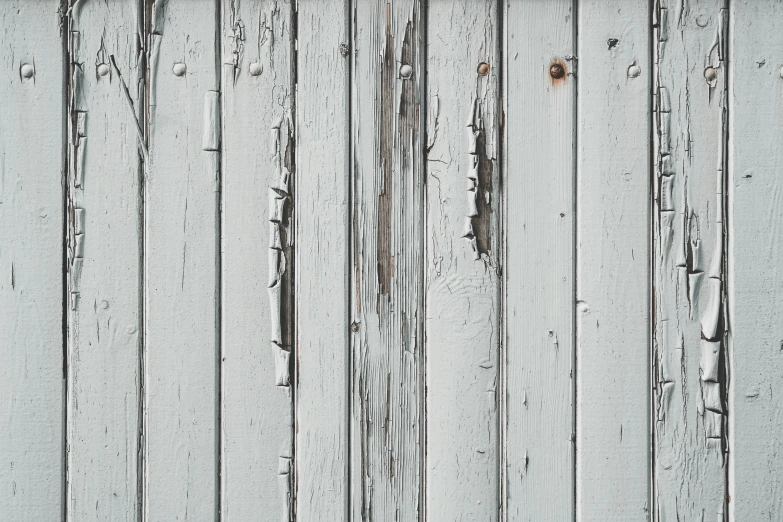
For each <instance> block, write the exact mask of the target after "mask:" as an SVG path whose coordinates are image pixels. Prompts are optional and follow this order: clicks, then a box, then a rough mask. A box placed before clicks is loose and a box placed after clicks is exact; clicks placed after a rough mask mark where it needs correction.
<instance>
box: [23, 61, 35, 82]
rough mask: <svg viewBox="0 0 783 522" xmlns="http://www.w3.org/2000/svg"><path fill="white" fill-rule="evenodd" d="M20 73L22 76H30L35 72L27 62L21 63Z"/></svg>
mask: <svg viewBox="0 0 783 522" xmlns="http://www.w3.org/2000/svg"><path fill="white" fill-rule="evenodd" d="M21 73H22V77H23V78H28V79H29V78H32V77H33V73H35V69H33V66H32V65H30V64H29V63H25V64H22V68H21Z"/></svg>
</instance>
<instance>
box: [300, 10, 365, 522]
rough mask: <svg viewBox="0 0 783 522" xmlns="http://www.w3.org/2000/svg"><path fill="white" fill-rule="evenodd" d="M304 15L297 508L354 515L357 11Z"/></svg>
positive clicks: (315, 514)
mask: <svg viewBox="0 0 783 522" xmlns="http://www.w3.org/2000/svg"><path fill="white" fill-rule="evenodd" d="M296 16H297V28H298V38H297V41H298V46H297V47H298V53H297V82H296V83H297V91H296V93H297V101H296V143H297V146H296V173H297V175H296V180H297V184H296V194H295V198H296V201H297V209H299V210H300V211H299V212H297V214H296V217H297V219H296V239H297V246H298V247H299V248H298V249H297V251H296V252H297V255H296V324H297V328H296V332H297V342H296V351H297V363H296V380H297V383H296V384H297V385H296V419H297V421H296V422H297V424H296V426H297V435H296V455H297V459H296V469H297V475H296V479H297V480H296V484H297V488H296V501H297V505H296V517H297V520H300V521H312V522H317V521H320V520H349V519H350V517H349V508H348V500H349V499H348V493H349V486H348V459H349V455H348V413H349V410H348V399H349V383H350V380H349V379H350V373H349V369H350V366H349V358H348V350H347V348H348V342H349V339H350V330H349V329H350V321H351V320H350V317H351V315H350V293H349V292H350V290H349V288H350V274H351V273H352V271H351V270H350V267H349V265H348V262H349V260H350V236H349V221H350V205H349V203H350V199H349V198H350V192H349V190H350V182H349V181H350V180H349V177H348V175H347V174H348V172H350V161H349V158H350V156H349V152H350V120H349V110H350V107H349V103H350V97H349V76H348V75H349V72H350V65H351V58H350V49H351V42H350V39H349V38H350V31H349V11H348V9H347V6H346V5H343V4H342V3H341V2H332V1H331V0H318V1H315V0H307V1H302V2H299V5H298V11H297V15H296ZM316 209H317V210H316Z"/></svg>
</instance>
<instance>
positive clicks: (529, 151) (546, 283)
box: [503, 0, 577, 521]
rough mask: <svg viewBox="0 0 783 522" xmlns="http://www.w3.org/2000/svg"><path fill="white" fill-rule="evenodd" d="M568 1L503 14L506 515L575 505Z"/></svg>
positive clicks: (547, 514) (551, 515) (572, 87)
mask: <svg viewBox="0 0 783 522" xmlns="http://www.w3.org/2000/svg"><path fill="white" fill-rule="evenodd" d="M573 8H574V6H573V5H572V2H570V1H568V0H565V1H556V2H511V3H509V5H508V7H507V10H506V17H505V21H506V31H505V39H506V42H505V59H506V63H505V86H504V93H505V116H506V118H505V123H506V136H505V147H504V150H505V170H504V180H505V184H504V187H505V189H506V190H505V200H506V204H505V207H506V208H507V209H508V210H507V217H506V230H507V231H508V232H507V234H506V251H505V255H506V265H505V297H506V302H505V310H504V313H505V315H504V318H505V326H506V347H505V351H504V353H505V374H506V385H505V395H504V398H505V426H506V432H505V437H504V439H505V446H504V456H505V465H504V469H503V472H504V480H505V484H504V485H505V487H506V488H507V489H506V495H507V497H508V498H507V510H508V517H507V520H509V521H512V520H513V521H522V520H567V519H569V518H570V517H572V516H573V512H574V482H573V479H574V475H573V469H574V409H573V400H574V377H575V376H574V371H573V370H574V258H575V255H574V254H575V252H574V244H575V243H574V204H575V193H574V191H575V186H574V154H575V147H574V145H575V142H574V138H575V106H576V98H575V93H576V81H577V76H576V65H577V60H576V58H575V51H574V46H575V41H574V23H575V22H574V13H573ZM532 19H535V20H538V23H536V24H534V25H529V24H526V23H525V21H526V20H532ZM553 72H554V74H553ZM520 99H525V100H526V101H525V102H524V103H519V102H518V101H517V100H520Z"/></svg>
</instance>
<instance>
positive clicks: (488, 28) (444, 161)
mask: <svg viewBox="0 0 783 522" xmlns="http://www.w3.org/2000/svg"><path fill="white" fill-rule="evenodd" d="M494 4H495V2H492V1H475V0H465V1H458V2H452V1H449V0H437V1H433V2H430V3H429V6H428V21H429V23H428V26H427V27H428V31H427V53H426V56H427V62H426V70H427V71H428V76H427V96H426V100H427V104H428V106H427V111H428V113H427V129H426V133H427V136H426V149H425V150H426V153H427V156H426V169H427V189H426V222H427V224H428V231H429V233H427V234H425V235H426V244H425V260H426V265H425V271H426V272H425V291H426V293H425V299H426V314H425V315H426V320H425V353H426V382H427V395H426V409H427V416H426V419H425V422H426V443H425V446H424V447H425V451H426V455H427V459H426V470H425V476H426V489H425V493H424V494H425V499H424V502H425V506H426V518H427V519H429V520H497V519H498V516H499V507H500V506H499V455H500V453H499V449H500V447H499V433H498V412H499V404H498V403H499V401H498V393H499V385H500V374H499V368H500V365H499V361H498V359H499V348H500V339H501V331H500V293H499V290H500V285H499V274H500V262H501V259H500V254H501V252H502V249H501V246H502V236H501V233H500V198H499V194H500V169H499V165H500V153H499V152H500V148H499V144H500V134H499V115H500V107H499V101H500V99H499V93H500V89H499V78H500V77H499V75H498V73H499V72H500V70H501V66H500V61H499V58H500V55H499V37H500V27H499V16H498V12H497V8H496V6H495V5H494Z"/></svg>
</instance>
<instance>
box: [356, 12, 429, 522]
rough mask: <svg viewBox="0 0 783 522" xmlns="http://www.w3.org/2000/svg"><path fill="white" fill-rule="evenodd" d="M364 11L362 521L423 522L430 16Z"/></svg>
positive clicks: (359, 118)
mask: <svg viewBox="0 0 783 522" xmlns="http://www.w3.org/2000/svg"><path fill="white" fill-rule="evenodd" d="M353 8H354V12H353V13H352V14H351V16H352V18H353V20H354V25H353V42H352V45H353V49H352V51H353V58H352V59H353V68H352V76H351V80H352V86H353V92H352V100H351V103H352V106H351V115H352V122H351V124H352V129H351V132H352V147H353V149H352V150H353V158H352V166H353V176H352V209H351V227H352V228H351V233H352V238H351V240H352V245H351V249H352V254H353V259H352V289H351V292H352V297H351V299H352V303H351V308H352V309H351V316H352V321H353V323H352V328H351V331H352V332H353V335H352V336H351V364H352V367H351V374H352V383H351V390H352V393H351V422H350V424H351V435H350V436H351V439H350V440H351V442H350V444H351V457H352V458H351V471H350V474H351V482H352V483H351V516H352V518H353V519H356V520H362V519H365V520H367V519H373V520H391V519H395V518H396V519H398V520H417V519H418V518H419V516H420V514H421V492H420V489H421V486H422V484H423V480H422V478H423V477H422V468H423V466H422V464H423V463H422V453H423V452H422V447H423V445H422V413H423V408H422V401H423V398H424V393H423V391H424V387H423V380H424V379H423V376H424V368H423V360H424V359H423V350H424V339H423V335H422V331H423V322H424V307H423V298H422V293H423V277H422V276H423V272H424V255H423V254H424V253H423V246H424V235H423V234H424V230H423V229H424V227H423V224H424V214H423V211H424V181H425V180H424V169H423V152H424V151H423V141H424V140H423V136H424V129H423V128H422V124H421V120H422V110H423V107H422V103H421V99H422V95H423V54H422V52H421V51H422V49H421V39H422V37H423V34H422V30H423V22H422V18H421V14H422V13H421V6H420V4H419V2H418V1H417V0H401V1H398V2H394V3H386V2H378V1H376V0H359V1H357V2H356V3H355V4H354V6H353ZM353 325H355V326H353Z"/></svg>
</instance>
